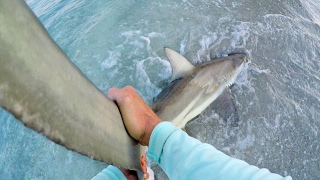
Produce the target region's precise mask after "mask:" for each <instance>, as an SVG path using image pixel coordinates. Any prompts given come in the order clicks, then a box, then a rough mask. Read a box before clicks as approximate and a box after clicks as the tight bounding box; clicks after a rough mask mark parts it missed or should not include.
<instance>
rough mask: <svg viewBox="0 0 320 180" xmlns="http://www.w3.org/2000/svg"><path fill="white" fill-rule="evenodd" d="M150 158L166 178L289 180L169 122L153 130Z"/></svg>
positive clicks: (148, 153)
mask: <svg viewBox="0 0 320 180" xmlns="http://www.w3.org/2000/svg"><path fill="white" fill-rule="evenodd" d="M147 155H148V157H149V159H151V160H152V161H155V162H157V163H158V164H159V165H160V167H161V168H162V169H163V170H164V171H165V173H166V174H167V175H168V177H169V179H171V180H175V179H217V180H219V179H223V180H228V179H230V180H234V179H243V180H249V179H259V180H264V179H265V180H270V179H272V180H280V179H282V180H283V179H285V180H291V179H292V178H291V177H290V176H289V177H285V178H283V177H282V176H280V175H278V174H273V173H270V172H269V170H267V169H259V168H258V167H256V166H251V165H249V164H248V163H246V162H244V161H242V160H238V159H235V158H231V157H230V156H227V155H226V154H224V153H222V152H221V151H218V150H217V149H215V148H214V147H213V146H211V145H209V144H206V143H201V142H200V141H198V140H197V139H195V138H192V137H190V136H189V135H188V134H187V133H185V132H184V131H182V130H180V129H178V128H176V127H175V126H174V125H172V124H171V123H169V122H162V123H160V124H158V125H157V126H156V127H155V129H154V130H153V132H152V134H151V137H150V141H149V149H148V152H147Z"/></svg>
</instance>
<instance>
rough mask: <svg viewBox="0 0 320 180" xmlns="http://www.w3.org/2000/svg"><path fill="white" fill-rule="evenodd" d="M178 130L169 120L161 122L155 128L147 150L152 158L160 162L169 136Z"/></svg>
mask: <svg viewBox="0 0 320 180" xmlns="http://www.w3.org/2000/svg"><path fill="white" fill-rule="evenodd" d="M176 130H178V128H176V127H175V126H174V125H173V124H171V123H170V122H167V121H164V122H161V123H159V124H158V125H157V126H156V127H155V128H154V129H153V131H152V133H151V137H150V140H149V148H148V152H147V156H148V158H149V159H150V160H152V161H155V162H158V163H159V160H160V156H161V154H162V149H163V146H164V144H165V143H166V141H167V139H168V137H169V136H170V135H171V134H172V133H173V132H174V131H176Z"/></svg>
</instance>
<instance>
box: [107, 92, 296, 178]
mask: <svg viewBox="0 0 320 180" xmlns="http://www.w3.org/2000/svg"><path fill="white" fill-rule="evenodd" d="M108 97H109V98H110V99H112V100H114V101H116V102H117V104H118V106H119V108H120V111H121V114H122V117H123V121H124V123H125V126H126V128H127V130H128V132H129V134H130V135H131V136H132V137H133V138H134V139H136V140H139V142H140V143H141V144H142V145H149V150H148V153H147V155H148V156H149V158H150V159H151V160H153V161H156V162H157V163H159V165H160V166H161V167H162V168H163V169H164V171H165V172H166V173H167V175H168V176H169V178H170V179H219V178H220V179H275V180H276V179H291V177H286V178H282V177H281V176H280V175H277V174H272V173H270V172H269V171H268V170H267V169H259V168H257V167H255V166H250V165H249V164H247V163H246V162H244V161H241V160H238V159H234V158H231V157H229V156H227V155H225V154H224V153H222V152H220V151H218V150H216V149H215V148H214V147H213V146H211V145H209V144H205V143H201V142H200V141H198V140H196V139H194V138H192V137H190V136H188V135H187V134H186V133H185V132H183V131H182V130H180V129H178V128H176V127H174V126H173V125H172V124H171V123H169V122H162V120H161V119H159V118H158V117H157V116H156V115H155V114H154V113H153V111H152V110H151V109H150V108H149V106H148V105H147V104H146V103H145V102H144V101H143V100H142V99H141V98H140V96H139V95H138V93H137V92H136V91H135V90H134V89H133V88H132V87H125V88H123V89H116V88H111V89H110V90H109V93H108ZM150 136H151V137H150Z"/></svg>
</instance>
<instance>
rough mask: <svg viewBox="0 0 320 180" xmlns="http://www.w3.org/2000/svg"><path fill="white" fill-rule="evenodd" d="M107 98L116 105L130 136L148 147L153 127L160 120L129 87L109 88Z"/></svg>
mask: <svg viewBox="0 0 320 180" xmlns="http://www.w3.org/2000/svg"><path fill="white" fill-rule="evenodd" d="M108 97H109V98H110V99H111V100H113V101H115V102H116V103H117V105H118V107H119V109H120V111H121V115H122V119H123V121H124V125H125V126H126V128H127V131H128V132H129V134H130V136H131V137H132V138H134V139H136V140H138V141H139V143H140V144H141V145H143V146H148V145H149V139H150V136H151V133H152V131H153V129H154V127H155V126H156V125H157V124H159V123H160V122H162V120H161V119H160V118H159V117H158V116H157V115H156V114H155V113H154V112H153V111H152V109H151V108H150V107H149V106H148V105H147V104H146V103H145V102H144V100H143V99H142V98H141V97H140V96H139V94H138V93H137V92H136V91H135V89H134V88H133V87H131V86H127V87H124V88H123V89H118V88H111V89H109V92H108Z"/></svg>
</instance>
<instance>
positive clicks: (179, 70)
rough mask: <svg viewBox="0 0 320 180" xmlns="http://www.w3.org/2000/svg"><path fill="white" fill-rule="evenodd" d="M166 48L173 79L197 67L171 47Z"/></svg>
mask: <svg viewBox="0 0 320 180" xmlns="http://www.w3.org/2000/svg"><path fill="white" fill-rule="evenodd" d="M164 50H165V53H166V56H167V57H168V59H169V61H170V64H171V67H172V77H171V81H173V80H175V79H179V78H181V77H184V76H186V75H188V74H190V72H192V71H193V70H194V69H195V68H196V67H195V66H194V65H192V64H191V63H190V62H189V61H188V60H187V59H186V58H185V57H183V56H182V55H181V54H179V53H178V52H176V51H174V50H172V49H170V48H164Z"/></svg>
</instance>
